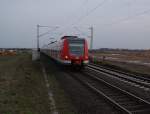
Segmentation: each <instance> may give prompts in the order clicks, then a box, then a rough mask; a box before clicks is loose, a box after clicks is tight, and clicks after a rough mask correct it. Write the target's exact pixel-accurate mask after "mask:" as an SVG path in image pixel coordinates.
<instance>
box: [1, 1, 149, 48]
mask: <svg viewBox="0 0 150 114" xmlns="http://www.w3.org/2000/svg"><path fill="white" fill-rule="evenodd" d="M37 24H40V25H49V26H52V27H50V28H41V29H40V32H41V33H44V32H46V31H47V30H50V31H51V32H50V33H49V34H47V35H45V36H43V37H41V40H40V41H41V45H43V44H47V43H48V42H49V41H50V39H49V38H51V37H54V38H55V39H59V38H60V37H61V36H62V35H78V34H79V35H80V37H86V38H87V39H89V38H88V37H89V36H90V30H89V27H90V26H93V27H94V48H130V49H148V48H149V49H150V0H0V47H4V48H5V47H15V48H21V47H29V48H30V47H35V46H36V25H37ZM55 26H59V28H57V29H56V30H54V27H55Z"/></svg>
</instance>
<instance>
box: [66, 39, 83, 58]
mask: <svg viewBox="0 0 150 114" xmlns="http://www.w3.org/2000/svg"><path fill="white" fill-rule="evenodd" d="M69 51H70V54H72V55H77V56H83V55H84V40H79V41H69Z"/></svg>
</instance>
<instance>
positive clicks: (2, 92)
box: [0, 53, 69, 114]
mask: <svg viewBox="0 0 150 114" xmlns="http://www.w3.org/2000/svg"><path fill="white" fill-rule="evenodd" d="M51 74H52V73H51ZM51 74H48V76H49V82H50V86H51V88H52V89H53V88H54V89H55V91H54V93H55V94H56V97H57V100H56V104H58V106H59V107H63V105H64V103H65V101H66V102H68V101H67V100H65V99H66V98H65V96H64V95H63V94H64V92H63V90H62V89H61V88H60V86H59V84H58V83H57V81H56V79H55V77H54V76H52V77H50V76H51ZM58 98H59V99H58ZM57 101H58V103H57ZM61 102H63V103H61ZM68 104H69V103H66V105H65V106H66V107H67V109H65V108H63V109H61V111H62V112H66V114H67V112H68V110H69V106H68ZM50 107H51V105H50V102H49V100H48V90H47V88H46V85H45V81H44V77H43V73H42V69H41V66H40V63H39V62H33V61H32V60H31V54H27V53H24V54H17V55H14V56H0V114H51V110H50V109H51V108H50Z"/></svg>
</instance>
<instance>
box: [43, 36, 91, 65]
mask: <svg viewBox="0 0 150 114" xmlns="http://www.w3.org/2000/svg"><path fill="white" fill-rule="evenodd" d="M41 51H42V52H43V53H44V54H46V55H48V56H50V57H51V58H53V59H55V60H56V61H58V62H60V63H62V64H65V65H80V66H84V65H86V64H88V62H89V58H88V45H87V41H86V40H85V39H82V38H78V37H77V36H64V37H62V38H61V39H60V41H55V42H51V43H50V44H48V45H45V46H43V48H42V49H41Z"/></svg>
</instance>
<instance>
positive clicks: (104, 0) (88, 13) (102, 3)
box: [71, 0, 109, 26]
mask: <svg viewBox="0 0 150 114" xmlns="http://www.w3.org/2000/svg"><path fill="white" fill-rule="evenodd" d="M107 1H109V0H103V1H102V2H100V3H99V4H98V5H97V6H96V7H94V8H93V9H91V10H90V11H89V12H87V14H85V15H84V16H82V17H80V18H79V19H78V20H77V21H76V22H75V23H73V24H71V25H72V26H73V25H75V24H77V23H79V22H81V21H82V20H83V19H85V18H86V17H88V16H89V15H90V14H91V13H93V12H94V11H95V10H97V9H98V8H99V7H102V6H103V5H104V4H105V3H106V2H107Z"/></svg>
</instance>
